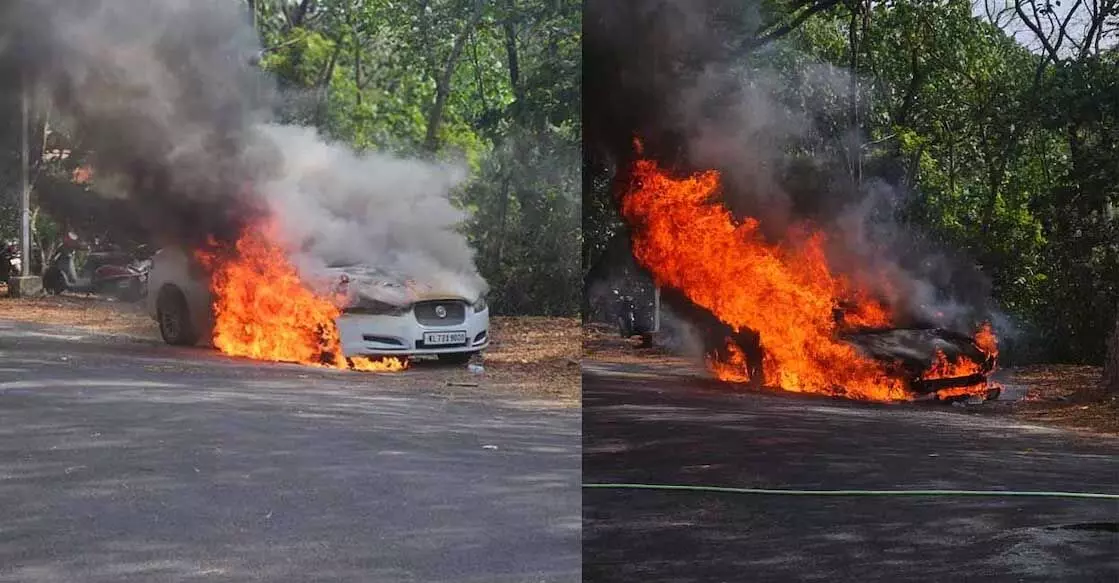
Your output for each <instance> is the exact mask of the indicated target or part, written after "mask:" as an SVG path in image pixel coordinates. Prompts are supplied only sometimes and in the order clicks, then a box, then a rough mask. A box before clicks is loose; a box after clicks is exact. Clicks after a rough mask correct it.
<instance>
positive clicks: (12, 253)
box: [0, 242, 22, 284]
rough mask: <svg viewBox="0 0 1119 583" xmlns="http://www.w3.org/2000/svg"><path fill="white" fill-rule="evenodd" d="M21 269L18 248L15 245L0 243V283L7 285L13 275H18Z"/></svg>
mask: <svg viewBox="0 0 1119 583" xmlns="http://www.w3.org/2000/svg"><path fill="white" fill-rule="evenodd" d="M21 268H22V262H21V261H20V256H19V248H18V247H17V246H16V244H15V243H12V242H2V243H0V283H5V284H6V283H8V282H9V280H11V278H12V276H13V275H18V274H19V273H20V269H21Z"/></svg>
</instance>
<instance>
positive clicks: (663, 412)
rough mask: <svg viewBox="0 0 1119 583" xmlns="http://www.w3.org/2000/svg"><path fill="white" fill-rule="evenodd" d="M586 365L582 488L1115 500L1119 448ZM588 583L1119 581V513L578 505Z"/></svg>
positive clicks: (723, 499) (658, 496)
mask: <svg viewBox="0 0 1119 583" xmlns="http://www.w3.org/2000/svg"><path fill="white" fill-rule="evenodd" d="M736 390H737V389H736V388H733V387H727V386H725V385H720V384H719V383H717V382H715V381H704V380H700V379H696V378H692V377H686V376H682V375H681V376H674V375H673V374H672V371H670V370H668V371H652V370H650V369H647V368H644V369H643V368H640V367H633V366H629V367H627V366H623V365H606V364H594V363H584V375H583V395H584V397H583V399H584V401H583V419H584V424H583V443H584V452H583V455H584V461H583V472H584V481H586V482H636V483H669V484H702V485H717V486H737V487H747V488H788V489H875V490H882V489H969V490H979V489H981V490H988V489H990V490H995V489H1006V490H1057V491H1083V492H1100V493H1112V494H1115V493H1119V440H1116V439H1115V438H1106V437H1093V436H1087V435H1078V434H1074V433H1071V432H1068V431H1064V430H1058V429H1052V428H1045V427H1035V426H1028V425H1022V424H1020V423H1016V422H1014V421H1012V420H1009V419H1004V418H1001V417H998V416H989V415H977V414H964V413H960V412H957V411H953V410H951V409H950V410H948V411H945V410H942V409H937V408H934V407H930V406H918V405H904V406H896V405H895V406H889V405H873V404H858V403H849V402H841V401H835V400H831V399H821V398H812V397H805V396H800V395H793V394H776V393H749V392H738V393H736V392H735V391H736ZM583 501H584V502H583V503H584V531H583V541H584V544H583V558H584V563H583V573H584V577H585V578H584V580H585V581H589V582H600V581H601V582H606V581H610V582H625V581H634V582H643V583H653V582H673V583H687V582H704V583H708V582H719V581H727V582H734V581H750V582H755V581H828V582H833V581H858V582H872V581H881V582H883V583H887V582H890V583H892V582H895V581H1099V582H1114V581H1119V502H1117V501H1114V500H1061V499H1021V498H1018V499H1004V498H882V497H878V498H820V497H789V496H781V497H777V496H759V495H735V494H710V493H691V492H651V491H617V490H613V491H610V490H589V489H588V490H585V491H584V496H583Z"/></svg>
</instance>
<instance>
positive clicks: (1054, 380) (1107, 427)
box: [1006, 364, 1119, 435]
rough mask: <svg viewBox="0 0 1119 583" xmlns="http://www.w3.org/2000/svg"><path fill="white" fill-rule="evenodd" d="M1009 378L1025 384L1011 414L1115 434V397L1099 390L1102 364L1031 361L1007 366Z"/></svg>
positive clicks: (1118, 404) (1118, 403) (1118, 423)
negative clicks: (1030, 363) (1024, 396)
mask: <svg viewBox="0 0 1119 583" xmlns="http://www.w3.org/2000/svg"><path fill="white" fill-rule="evenodd" d="M1006 372H1007V375H1008V380H1009V382H1013V383H1014V384H1017V385H1022V386H1025V387H1028V388H1027V391H1026V399H1025V400H1024V401H1022V402H1020V403H1015V405H1014V408H1013V412H1014V416H1015V417H1018V418H1020V419H1022V420H1024V421H1031V422H1043V423H1052V424H1054V425H1061V426H1065V427H1070V428H1074V429H1083V430H1087V431H1093V432H1097V433H1110V434H1116V435H1119V397H1117V396H1114V395H1107V394H1106V393H1105V392H1104V390H1103V367H1099V366H1086V365H1069V364H1056V365H1032V366H1023V367H1018V368H1014V369H1009V370H1008V371H1006Z"/></svg>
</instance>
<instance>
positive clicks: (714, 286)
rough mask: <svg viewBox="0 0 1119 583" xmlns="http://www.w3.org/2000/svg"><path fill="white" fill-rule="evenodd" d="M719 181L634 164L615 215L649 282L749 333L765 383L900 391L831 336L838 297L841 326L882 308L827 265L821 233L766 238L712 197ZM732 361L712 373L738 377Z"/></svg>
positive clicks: (895, 395)
mask: <svg viewBox="0 0 1119 583" xmlns="http://www.w3.org/2000/svg"><path fill="white" fill-rule="evenodd" d="M719 186H720V185H719V174H718V173H717V172H714V171H708V172H702V173H699V174H696V175H694V176H691V177H688V178H683V179H675V178H672V177H669V176H668V175H667V174H665V173H664V171H662V170H661V169H660V168H658V167H657V165H656V163H654V162H652V161H649V160H640V161H638V162H637V163H636V165H635V167H634V169H633V181H632V183H631V188H630V190H629V192H628V193H626V195H625V196H624V197H623V199H622V214H623V215H624V216H625V218H626V219H627V220H628V222H629V224H630V225H632V226H634V230H633V248H634V255H635V257H636V258H637V259H638V261H640V262H641V264H642V265H644V266H645V267H646V268H647V269H649V270H650V271H651V272H652V273H653V276H654V278H655V279H656V280H657V283H658V284H660V285H667V286H671V287H674V288H676V289H678V290H680V291H682V292H683V293H684V294H685V295H686V296H687V297H688V298H689V299H690V300H691V301H692V302H694V303H695V304H696V305H699V306H702V307H704V308H706V309H708V310H710V311H711V312H712V313H713V314H714V315H715V316H716V317H718V318H719V319H720V320H722V321H723V322H725V323H726V324H728V325H729V326H731V327H732V328H734V329H735V330H742V329H751V330H754V331H756V332H758V333H759V334H760V335H761V342H762V348H763V350H764V352H765V359H764V364H763V367H762V372H763V375H764V377H765V378H764V382H765V383H766V384H769V385H775V386H778V387H780V388H782V389H785V390H790V391H803V392H814V393H827V394H842V395H846V396H850V397H854V398H858V399H867V400H876V401H891V400H904V399H908V398H909V394H908V391H907V389H906V386H905V383H904V382H903V381H901V380H899V379H897V378H894V377H892V376H891V375H890V374H889V373H888V371H887V370H886V369H885V367H884V365H882V364H880V363H878V362H876V361H874V360H871V359H869V358H867V357H864V356H863V355H861V354H859V353H858V352H857V351H856V350H855V348H854V347H852V346H850V345H849V344H846V343H843V342H841V341H839V340H838V339H837V332H839V326H840V324H839V323H838V322H837V321H836V318H835V313H834V310H835V309H836V308H837V307H838V306H839V305H840V303H841V302H840V300H842V299H847V300H850V301H852V302H853V305H854V307H853V308H850V309H847V310H845V313H844V321H845V322H846V323H848V324H854V325H859V326H884V325H888V324H889V323H890V315H889V311H888V310H887V309H886V307H885V306H883V305H881V304H880V303H878V302H876V301H874V300H872V299H870V298H868V297H867V296H866V295H865V294H862V293H860V292H858V290H854V289H852V286H851V284H850V282H849V281H847V279H846V278H844V277H842V276H839V275H837V274H834V273H832V271H831V268H830V267H829V265H828V263H827V260H826V258H825V256H824V241H825V240H824V235H823V233H821V232H819V231H813V230H810V229H808V228H805V227H801V228H795V229H792V230H791V231H790V233H789V236H788V241H789V243H787V244H784V245H776V244H771V243H769V242H767V241H765V240H764V238H763V236H762V234H761V232H760V231H759V224H758V221H757V220H756V219H753V218H747V219H745V220H743V221H742V222H741V223H737V222H736V221H735V220H734V218H733V216H732V215H731V213H730V211H728V210H727V209H726V208H725V207H724V206H723V205H722V204H719V203H718V202H714V201H713V199H714V197H715V195H716V194H717V192H718V190H719ZM731 354H732V355H733V354H736V353H734V352H732V353H731ZM733 360H734V359H733V358H732V362H729V363H721V364H716V365H713V369H714V373H715V375H716V376H718V377H719V378H721V379H723V380H728V381H735V382H741V381H743V380H744V376H745V375H743V372H742V367H741V366H738V365H739V364H741V363H736V362H733ZM739 360H741V354H739Z"/></svg>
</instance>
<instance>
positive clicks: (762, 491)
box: [583, 483, 1119, 500]
mask: <svg viewBox="0 0 1119 583" xmlns="http://www.w3.org/2000/svg"><path fill="white" fill-rule="evenodd" d="M583 487H584V488H589V489H597V490H677V491H686V492H714V493H720V494H759V495H765V496H899V497H900V496H986V497H992V498H1004V497H1005V498H1078V499H1094V500H1119V494H1100V493H1095V492H1016V491H1011V490H780V489H767V488H729V487H724V486H686V485H682V484H619V483H602V484H593V483H592V484H583Z"/></svg>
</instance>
